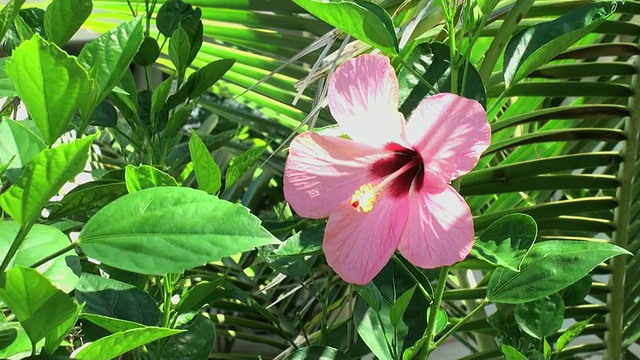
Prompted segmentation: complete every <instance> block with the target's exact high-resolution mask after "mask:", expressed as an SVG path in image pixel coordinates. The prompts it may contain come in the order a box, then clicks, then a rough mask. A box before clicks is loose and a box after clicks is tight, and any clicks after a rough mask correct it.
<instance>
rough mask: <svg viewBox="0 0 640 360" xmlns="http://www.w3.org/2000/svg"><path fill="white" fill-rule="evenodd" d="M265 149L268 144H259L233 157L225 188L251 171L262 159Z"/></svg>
mask: <svg viewBox="0 0 640 360" xmlns="http://www.w3.org/2000/svg"><path fill="white" fill-rule="evenodd" d="M265 150H267V147H266V146H257V147H254V148H252V149H249V150H247V151H245V152H244V153H242V154H240V155H238V156H236V157H235V158H233V160H231V164H229V168H228V169H227V174H226V176H225V183H224V186H225V188H227V189H228V188H230V187H231V185H233V183H235V182H236V181H238V179H240V178H241V177H242V176H243V175H244V174H245V173H246V172H247V171H249V170H250V169H251V167H253V165H255V163H256V162H257V161H258V159H260V156H262V154H264V152H265Z"/></svg>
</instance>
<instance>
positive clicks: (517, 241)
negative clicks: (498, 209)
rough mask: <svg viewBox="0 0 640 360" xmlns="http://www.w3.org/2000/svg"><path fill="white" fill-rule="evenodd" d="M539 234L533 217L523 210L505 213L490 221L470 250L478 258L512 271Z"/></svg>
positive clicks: (518, 264) (517, 267)
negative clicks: (519, 212) (491, 222)
mask: <svg viewBox="0 0 640 360" xmlns="http://www.w3.org/2000/svg"><path fill="white" fill-rule="evenodd" d="M537 235H538V226H537V225H536V222H535V220H533V218H532V217H531V216H529V215H525V214H511V215H507V216H504V217H502V218H500V219H499V220H497V221H496V222H494V223H493V224H491V225H490V226H489V227H488V228H487V229H486V230H485V231H484V233H482V235H480V237H479V238H478V239H477V240H476V241H475V242H474V244H473V248H472V249H471V253H472V254H473V255H474V256H476V257H478V258H479V259H481V260H484V261H486V262H488V263H489V264H492V265H496V266H503V267H505V268H507V269H510V270H513V271H519V270H520V264H521V263H522V260H524V258H525V256H527V253H528V252H529V249H531V246H532V245H533V242H534V241H535V239H536V236H537Z"/></svg>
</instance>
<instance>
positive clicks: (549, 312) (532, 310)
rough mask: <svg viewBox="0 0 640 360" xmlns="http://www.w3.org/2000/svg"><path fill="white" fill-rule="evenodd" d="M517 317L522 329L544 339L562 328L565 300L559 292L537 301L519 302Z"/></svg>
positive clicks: (516, 311) (516, 310)
mask: <svg viewBox="0 0 640 360" xmlns="http://www.w3.org/2000/svg"><path fill="white" fill-rule="evenodd" d="M515 317H516V322H517V323H518V326H519V327H520V329H522V331H524V332H526V333H527V334H529V335H531V336H533V337H534V338H536V339H544V338H546V337H548V336H551V335H553V334H555V333H556V331H558V330H560V327H561V326H562V322H563V321H564V301H562V298H561V297H560V295H558V294H553V295H551V296H548V297H545V298H542V299H538V300H536V301H532V302H528V303H524V304H517V305H516V309H515Z"/></svg>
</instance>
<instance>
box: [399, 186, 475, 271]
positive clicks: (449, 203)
mask: <svg viewBox="0 0 640 360" xmlns="http://www.w3.org/2000/svg"><path fill="white" fill-rule="evenodd" d="M411 199H412V202H411V204H410V206H409V217H408V219H407V224H406V225H405V228H404V231H403V233H402V236H401V239H400V243H399V244H398V250H399V251H400V253H401V254H402V256H404V257H405V258H406V259H407V260H409V262H411V263H412V264H414V265H416V266H418V267H421V268H426V269H432V268H437V267H441V266H447V265H452V264H455V263H456V262H458V261H461V260H463V259H464V258H465V257H466V256H467V255H468V254H469V251H471V247H472V246H473V219H472V217H471V211H470V210H469V206H468V205H467V203H466V202H465V201H464V199H463V198H462V196H460V194H458V193H457V192H456V191H455V190H454V189H453V188H452V187H450V186H447V187H446V188H445V189H444V190H443V191H442V192H440V193H429V192H426V191H424V192H421V193H419V194H413V195H412V197H411Z"/></svg>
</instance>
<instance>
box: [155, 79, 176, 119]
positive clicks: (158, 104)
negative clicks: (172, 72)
mask: <svg viewBox="0 0 640 360" xmlns="http://www.w3.org/2000/svg"><path fill="white" fill-rule="evenodd" d="M172 85H173V76H169V77H168V78H167V79H165V80H164V81H163V82H161V83H160V85H158V87H157V88H156V89H155V90H153V94H152V95H151V113H150V116H151V124H152V125H153V126H156V125H157V124H156V122H157V119H158V115H160V111H161V110H162V108H163V107H164V106H165V103H166V102H167V96H169V92H170V91H171V86H172ZM156 128H157V127H156Z"/></svg>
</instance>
